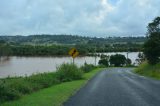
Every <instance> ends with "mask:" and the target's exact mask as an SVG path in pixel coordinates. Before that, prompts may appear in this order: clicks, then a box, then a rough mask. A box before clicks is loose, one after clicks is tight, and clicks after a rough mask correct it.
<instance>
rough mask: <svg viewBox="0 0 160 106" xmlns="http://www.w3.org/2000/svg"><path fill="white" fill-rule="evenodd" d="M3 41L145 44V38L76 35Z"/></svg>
mask: <svg viewBox="0 0 160 106" xmlns="http://www.w3.org/2000/svg"><path fill="white" fill-rule="evenodd" d="M0 40H1V41H5V42H7V43H13V44H69V45H75V44H96V43H98V44H127V43H133V44H143V43H144V41H145V40H146V38H145V37H107V38H98V37H83V36H74V35H30V36H0Z"/></svg>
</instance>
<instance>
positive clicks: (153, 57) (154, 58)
mask: <svg viewBox="0 0 160 106" xmlns="http://www.w3.org/2000/svg"><path fill="white" fill-rule="evenodd" d="M147 28H148V32H147V41H146V42H145V44H144V54H145V57H146V58H147V60H148V62H149V63H150V64H156V63H158V62H160V17H157V18H155V19H154V20H153V22H151V23H149V24H148V27H147Z"/></svg>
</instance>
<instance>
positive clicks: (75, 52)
mask: <svg viewBox="0 0 160 106" xmlns="http://www.w3.org/2000/svg"><path fill="white" fill-rule="evenodd" d="M69 55H70V56H72V58H73V64H74V58H75V57H77V56H78V55H79V52H78V51H77V50H76V49H75V48H72V49H71V50H70V51H69Z"/></svg>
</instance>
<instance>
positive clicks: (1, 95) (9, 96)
mask: <svg viewBox="0 0 160 106" xmlns="http://www.w3.org/2000/svg"><path fill="white" fill-rule="evenodd" d="M19 97H20V94H19V92H17V91H16V90H15V89H12V88H10V87H9V86H7V85H6V84H5V83H4V82H2V81H0V103H2V102H4V101H8V100H15V99H18V98H19Z"/></svg>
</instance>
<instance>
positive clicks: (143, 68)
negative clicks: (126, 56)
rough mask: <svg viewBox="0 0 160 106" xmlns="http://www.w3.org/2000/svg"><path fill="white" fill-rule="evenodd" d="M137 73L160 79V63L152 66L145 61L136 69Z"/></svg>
mask: <svg viewBox="0 0 160 106" xmlns="http://www.w3.org/2000/svg"><path fill="white" fill-rule="evenodd" d="M135 73H138V74H140V75H144V76H148V77H153V78H156V79H160V63H158V64H155V65H151V64H149V63H148V62H147V61H145V62H143V63H142V64H141V65H140V66H139V67H138V68H136V69H135Z"/></svg>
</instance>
